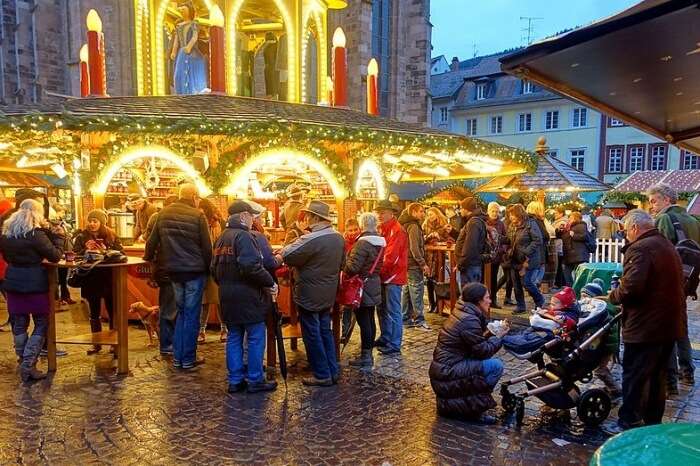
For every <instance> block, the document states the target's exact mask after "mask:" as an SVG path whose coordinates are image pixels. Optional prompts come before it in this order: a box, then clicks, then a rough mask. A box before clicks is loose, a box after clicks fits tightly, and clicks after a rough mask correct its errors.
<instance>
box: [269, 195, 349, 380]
mask: <svg viewBox="0 0 700 466" xmlns="http://www.w3.org/2000/svg"><path fill="white" fill-rule="evenodd" d="M303 211H304V212H305V213H306V215H307V218H308V222H309V229H310V230H311V233H307V234H305V235H303V236H301V237H300V238H298V239H297V240H296V241H294V242H293V243H292V244H289V245H287V246H285V248H284V249H283V250H282V252H281V254H280V256H281V259H282V260H283V261H284V262H285V263H286V264H287V265H289V266H290V267H294V278H295V283H294V302H295V303H296V305H297V309H298V311H299V320H300V322H301V335H302V338H303V339H304V346H305V347H306V357H307V358H308V360H309V365H310V366H311V370H312V372H313V377H309V378H305V379H303V380H302V383H303V384H304V385H311V386H323V387H327V386H330V385H333V384H334V383H336V382H337V380H338V378H339V377H340V368H339V367H338V361H337V359H336V354H335V340H334V338H333V333H332V332H331V310H332V308H333V305H334V304H335V296H336V293H337V291H338V281H339V279H340V270H341V269H342V268H343V262H344V259H345V240H344V239H343V236H342V235H341V234H340V233H338V232H337V231H335V229H333V226H332V225H331V217H330V207H329V206H328V204H325V203H323V202H321V201H311V202H310V203H309V205H308V206H307V207H306V208H305V209H303Z"/></svg>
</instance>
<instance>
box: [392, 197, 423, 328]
mask: <svg viewBox="0 0 700 466" xmlns="http://www.w3.org/2000/svg"><path fill="white" fill-rule="evenodd" d="M424 218H425V209H423V206H422V205H420V204H419V203H417V202H414V203H413V204H409V205H408V207H406V210H404V211H403V213H402V214H401V216H400V217H399V223H400V224H401V226H402V227H403V229H404V230H406V234H407V235H408V283H407V284H406V285H405V286H404V287H403V290H402V291H401V312H402V314H403V318H404V320H405V321H406V320H407V321H408V326H409V327H420V328H423V329H426V330H430V326H429V325H428V323H427V322H426V321H425V315H424V314H423V295H424V293H425V276H426V275H429V274H430V267H428V263H427V262H426V261H425V236H424V235H423V228H422V227H421V225H422V224H423V219H424ZM411 311H413V315H411Z"/></svg>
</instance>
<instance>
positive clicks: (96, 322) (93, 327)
mask: <svg viewBox="0 0 700 466" xmlns="http://www.w3.org/2000/svg"><path fill="white" fill-rule="evenodd" d="M90 331H91V332H92V333H98V332H101V331H102V321H101V320H100V318H99V317H98V318H97V319H90ZM101 350H102V346H101V345H92V348H91V349H89V350H87V354H88V355H91V354H95V353H99V352H100V351H101Z"/></svg>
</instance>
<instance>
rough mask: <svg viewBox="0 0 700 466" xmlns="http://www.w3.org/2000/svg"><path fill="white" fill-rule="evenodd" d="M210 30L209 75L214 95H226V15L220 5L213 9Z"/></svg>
mask: <svg viewBox="0 0 700 466" xmlns="http://www.w3.org/2000/svg"><path fill="white" fill-rule="evenodd" d="M209 17H210V18H211V27H210V28H209V73H210V82H211V92H212V94H225V93H226V68H225V58H224V14H223V13H222V12H221V8H219V6H218V5H214V6H212V7H211V10H210V16H209Z"/></svg>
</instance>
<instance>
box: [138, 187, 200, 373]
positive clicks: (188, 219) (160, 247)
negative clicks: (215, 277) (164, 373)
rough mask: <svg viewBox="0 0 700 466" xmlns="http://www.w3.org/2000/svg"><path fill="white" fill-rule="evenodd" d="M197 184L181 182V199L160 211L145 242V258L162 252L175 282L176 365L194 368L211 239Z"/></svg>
mask: <svg viewBox="0 0 700 466" xmlns="http://www.w3.org/2000/svg"><path fill="white" fill-rule="evenodd" d="M197 198H198V193H197V188H196V187H195V186H194V185H192V184H189V183H186V184H183V185H181V186H180V194H179V199H178V200H177V201H176V202H173V203H172V204H170V205H169V206H167V207H165V208H164V209H163V210H162V211H161V212H160V213H159V214H158V220H157V223H156V226H155V228H154V229H153V232H152V233H151V235H150V236H149V238H148V242H147V243H146V251H145V253H144V257H143V258H144V260H147V261H149V262H153V261H154V260H155V258H156V252H157V253H158V256H159V257H160V255H161V254H162V262H160V260H159V263H160V264H162V266H163V268H164V269H165V272H166V273H167V274H168V277H170V280H171V281H172V282H173V290H174V291H175V306H176V308H177V320H176V322H175V337H174V339H173V366H174V367H175V368H178V369H183V370H193V369H195V367H196V366H197V364H198V363H202V362H203V360H197V335H198V334H199V317H200V313H201V309H202V293H203V291H204V285H205V284H206V281H207V275H208V273H209V266H210V264H211V239H210V238H209V227H208V225H207V220H206V218H205V217H204V214H203V213H202V212H201V211H200V210H199V209H197Z"/></svg>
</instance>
